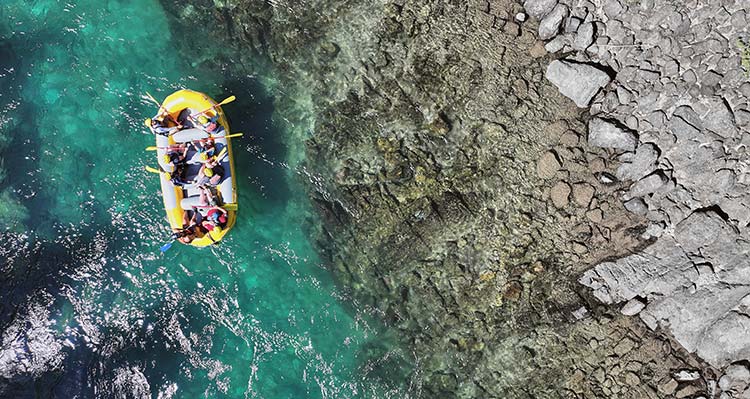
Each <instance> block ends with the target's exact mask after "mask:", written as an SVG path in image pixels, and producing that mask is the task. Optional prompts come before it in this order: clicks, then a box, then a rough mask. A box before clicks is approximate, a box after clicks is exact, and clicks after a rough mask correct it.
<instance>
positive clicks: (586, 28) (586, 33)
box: [573, 22, 594, 51]
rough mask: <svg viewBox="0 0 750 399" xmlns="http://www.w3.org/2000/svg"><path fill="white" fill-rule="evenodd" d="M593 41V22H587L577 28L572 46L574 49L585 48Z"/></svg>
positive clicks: (581, 49)
mask: <svg viewBox="0 0 750 399" xmlns="http://www.w3.org/2000/svg"><path fill="white" fill-rule="evenodd" d="M593 42H594V24H592V23H591V22H587V23H585V24H583V25H581V27H580V28H578V32H577V33H576V38H575V40H573V48H574V49H576V50H580V51H583V50H586V49H587V48H589V46H590V45H591V43H593Z"/></svg>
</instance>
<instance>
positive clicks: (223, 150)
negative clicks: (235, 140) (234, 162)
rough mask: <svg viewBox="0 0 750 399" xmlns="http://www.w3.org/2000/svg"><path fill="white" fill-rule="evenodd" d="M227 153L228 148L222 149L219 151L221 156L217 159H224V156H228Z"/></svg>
mask: <svg viewBox="0 0 750 399" xmlns="http://www.w3.org/2000/svg"><path fill="white" fill-rule="evenodd" d="M226 152H227V147H224V148H222V149H221V151H219V155H217V156H216V159H221V157H223V156H224V154H226Z"/></svg>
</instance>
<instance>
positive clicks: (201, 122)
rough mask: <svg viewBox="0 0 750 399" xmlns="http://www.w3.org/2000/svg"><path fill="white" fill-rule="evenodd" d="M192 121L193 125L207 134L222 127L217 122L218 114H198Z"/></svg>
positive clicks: (213, 132)
mask: <svg viewBox="0 0 750 399" xmlns="http://www.w3.org/2000/svg"><path fill="white" fill-rule="evenodd" d="M194 121H195V127H197V128H199V129H201V130H203V131H204V132H206V133H209V134H215V133H218V132H219V130H221V129H222V126H221V125H220V124H219V115H214V116H213V117H211V118H209V117H207V116H206V115H200V116H198V117H197V118H195V119H194Z"/></svg>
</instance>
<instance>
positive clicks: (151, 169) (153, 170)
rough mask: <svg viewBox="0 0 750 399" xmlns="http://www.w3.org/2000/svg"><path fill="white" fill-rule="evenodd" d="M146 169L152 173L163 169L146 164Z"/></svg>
mask: <svg viewBox="0 0 750 399" xmlns="http://www.w3.org/2000/svg"><path fill="white" fill-rule="evenodd" d="M146 170H147V171H149V172H151V173H161V171H160V170H159V169H154V168H152V167H150V166H146Z"/></svg>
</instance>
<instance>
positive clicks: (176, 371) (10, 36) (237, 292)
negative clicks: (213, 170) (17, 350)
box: [0, 0, 412, 398]
mask: <svg viewBox="0 0 750 399" xmlns="http://www.w3.org/2000/svg"><path fill="white" fill-rule="evenodd" d="M175 40H176V39H175V38H173V37H171V34H170V30H169V26H168V20H167V17H166V16H165V15H164V12H163V11H162V9H161V7H160V5H159V4H158V2H156V1H155V0H134V1H128V0H119V1H115V0H105V1H101V0H80V1H71V2H69V3H66V2H64V1H56V0H44V1H32V2H30V1H27V0H4V1H3V2H2V3H0V107H1V108H0V132H1V133H2V136H3V140H0V143H4V144H2V145H3V147H2V148H3V150H2V158H3V166H4V169H5V170H6V172H5V177H4V179H3V180H2V182H0V193H2V194H0V196H2V197H0V199H2V200H3V205H2V206H0V213H2V214H0V218H2V219H3V223H2V224H0V226H2V228H3V230H5V232H4V233H2V234H3V237H2V238H3V242H4V243H3V245H2V253H0V256H2V257H3V258H4V259H5V260H6V261H7V263H5V264H4V266H3V268H2V269H0V271H1V272H2V278H3V279H2V284H3V292H2V294H0V295H2V299H3V301H2V302H3V304H2V307H1V308H0V309H1V310H2V313H1V315H2V317H3V319H2V322H3V323H4V324H2V325H0V326H1V327H2V328H3V329H4V330H5V334H4V336H3V340H4V341H3V342H4V349H5V350H6V352H7V351H8V350H9V348H11V349H12V348H13V347H28V346H29V345H31V346H33V345H36V344H38V343H39V340H38V338H34V337H31V336H29V335H28V334H26V335H24V333H20V334H16V330H14V328H20V329H21V331H23V330H24V329H31V327H32V325H33V326H35V328H36V327H39V325H42V327H43V328H42V329H41V330H42V331H48V332H49V334H48V335H46V337H47V339H49V340H50V341H49V342H47V343H46V344H44V346H45V347H46V348H48V349H51V350H52V349H57V352H58V353H57V354H56V355H54V356H52V357H50V359H51V360H50V359H45V358H44V356H39V357H38V358H37V359H36V360H39V362H38V363H39V365H40V366H39V369H40V370H44V372H41V373H39V374H38V375H37V374H35V375H33V376H32V377H31V378H30V379H27V380H23V379H22V380H19V381H20V382H18V383H15V384H13V383H12V384H10V385H9V388H8V391H7V392H5V394H6V395H11V396H14V397H35V395H39V396H38V397H53V396H54V397H119V396H118V395H120V394H121V393H123V392H126V393H127V395H130V397H149V396H150V397H155V398H156V397H159V398H168V397H175V398H196V397H262V398H302V397H313V398H314V397H327V398H342V397H404V396H405V395H406V394H407V393H406V391H407V390H409V388H408V385H409V384H412V383H410V382H406V381H401V380H399V378H400V377H399V375H401V374H400V372H397V371H398V370H401V369H408V368H409V367H411V366H409V365H408V363H409V362H410V361H409V360H408V359H409V356H408V355H406V354H404V353H402V352H401V351H399V350H398V349H395V348H391V347H390V344H389V342H390V341H389V339H388V338H387V336H388V334H387V333H386V332H385V331H386V330H385V329H384V328H383V327H382V326H381V324H380V323H379V322H378V321H377V320H376V319H375V318H373V317H371V315H370V314H369V311H368V309H367V308H366V307H363V306H360V305H357V304H356V303H353V301H352V300H351V299H349V298H348V297H347V295H345V294H343V293H342V291H341V290H340V289H338V288H337V287H336V286H335V285H334V284H333V282H332V281H331V277H330V275H329V272H328V271H327V270H326V269H325V265H323V264H322V263H321V261H320V259H318V258H317V256H316V253H315V250H314V248H313V246H312V245H311V242H310V238H309V234H310V232H311V231H314V230H315V229H316V226H317V222H316V219H315V217H314V214H313V213H312V211H311V209H310V208H309V203H308V200H307V198H306V196H305V194H304V190H303V187H302V185H303V184H305V182H306V179H310V176H308V174H307V173H305V172H304V170H303V169H302V168H301V167H300V166H299V165H298V164H295V163H296V162H290V161H288V160H299V159H302V158H303V154H300V153H290V150H289V149H290V148H295V149H301V148H303V147H302V146H300V145H291V144H292V143H290V142H289V140H291V138H292V137H296V136H295V135H292V134H291V133H290V132H289V131H285V130H283V129H281V128H279V127H278V126H277V125H275V124H274V122H273V121H272V119H271V117H272V113H273V107H272V105H271V104H272V100H271V98H270V96H273V95H276V94H279V93H264V90H263V88H262V87H263V85H262V84H261V83H260V82H259V81H258V80H256V78H254V77H253V76H240V77H238V76H233V77H231V81H232V82H233V83H232V87H225V84H226V82H227V80H226V79H227V77H226V76H219V75H217V74H215V73H212V72H213V71H210V70H206V69H201V67H200V66H197V67H196V66H194V65H195V64H196V63H195V62H191V59H190V56H189V55H185V54H177V53H176V52H175V51H176V50H175V48H176V46H175V42H174V41H175ZM180 40H188V41H193V42H195V43H196V46H200V41H201V37H200V35H199V34H198V33H196V37H191V38H188V37H183V38H180ZM214 45H217V44H216V43H214ZM196 48H199V47H196ZM203 56H205V54H204V55H203ZM183 87H187V88H192V89H195V90H200V91H203V92H206V93H207V94H209V95H211V96H213V97H214V98H215V99H216V100H221V99H223V98H224V97H225V96H227V95H229V94H235V95H237V96H238V98H239V99H238V101H236V102H235V103H232V104H230V105H227V106H226V107H225V111H226V113H227V114H228V116H229V118H230V123H232V127H233V130H234V131H244V132H245V133H246V135H245V137H243V138H241V139H237V140H235V141H234V145H235V147H234V148H235V161H236V164H237V172H238V183H239V193H240V201H239V203H240V213H239V215H240V218H239V221H238V223H237V225H236V227H235V228H234V230H233V231H232V232H231V234H230V235H229V236H228V238H227V239H225V242H224V243H223V244H222V245H221V246H219V247H215V248H211V249H206V250H198V249H194V248H191V247H186V246H183V245H174V246H173V247H172V248H171V249H170V250H169V251H167V253H166V254H164V255H161V254H160V253H159V247H160V246H161V244H163V243H164V242H165V240H166V238H167V237H168V236H169V231H168V229H167V227H166V226H167V224H166V221H165V217H164V211H163V208H162V206H161V200H160V197H159V191H158V190H159V187H158V181H157V179H156V177H155V176H154V175H151V174H148V173H147V172H145V171H144V170H143V166H144V165H149V164H154V163H155V159H154V156H153V153H149V152H145V151H144V148H145V147H146V146H149V145H153V144H152V143H153V137H152V136H150V135H147V134H144V133H145V131H144V128H143V126H142V120H143V118H144V117H145V116H149V115H151V114H153V113H154V111H155V108H154V106H153V105H152V104H150V103H148V101H146V100H144V99H143V97H142V95H143V93H145V92H146V91H149V92H151V93H153V94H154V95H156V97H158V98H159V99H163V98H164V97H165V96H166V95H167V94H168V93H170V92H171V91H173V90H176V89H179V88H183ZM279 95H280V94H279ZM290 163H292V164H290ZM14 310H19V311H20V313H21V314H22V315H25V314H30V315H33V317H31V319H33V320H35V322H34V323H31V322H27V323H26V325H25V326H24V325H21V327H18V325H17V324H18V323H16V325H14V324H12V323H11V321H12V320H17V319H18V318H19V316H18V315H13V314H12V312H13V311H14ZM22 317H26V316H22ZM14 326H15V327H14ZM37 329H38V328H37ZM9 331H12V332H13V333H14V334H16V335H15V336H13V337H11V336H9V334H10V332H9ZM19 337H20V338H19ZM14 345H15V346H14ZM6 354H7V353H6ZM23 356H26V355H21V357H23ZM30 359H31V357H30ZM32 360H33V359H32ZM5 361H6V363H5V365H6V366H7V365H8V364H11V365H12V364H14V363H12V361H10V360H8V359H5ZM30 361H31V360H30ZM9 362H10V363H9ZM394 375H395V377H394Z"/></svg>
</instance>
